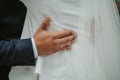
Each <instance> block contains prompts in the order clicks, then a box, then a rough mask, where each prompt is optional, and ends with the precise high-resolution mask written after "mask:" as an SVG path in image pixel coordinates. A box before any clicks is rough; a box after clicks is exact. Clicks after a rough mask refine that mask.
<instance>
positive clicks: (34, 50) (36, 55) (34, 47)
mask: <svg viewBox="0 0 120 80" xmlns="http://www.w3.org/2000/svg"><path fill="white" fill-rule="evenodd" d="M31 41H32V46H33V52H34V56H35V59H36V58H37V57H38V51H37V47H36V44H35V41H34V38H31Z"/></svg>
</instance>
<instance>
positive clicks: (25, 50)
mask: <svg viewBox="0 0 120 80" xmlns="http://www.w3.org/2000/svg"><path fill="white" fill-rule="evenodd" d="M25 15H26V7H25V6H24V5H23V3H21V2H20V1H19V0H0V80H8V75H9V71H10V69H11V66H15V65H34V64H35V59H34V53H33V48H32V43H31V40H30V39H24V40H19V39H20V36H21V33H22V29H23V24H24V19H25Z"/></svg>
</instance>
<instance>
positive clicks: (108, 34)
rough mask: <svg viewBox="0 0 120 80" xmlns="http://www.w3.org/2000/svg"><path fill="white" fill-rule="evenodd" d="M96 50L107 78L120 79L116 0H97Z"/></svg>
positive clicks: (119, 43)
mask: <svg viewBox="0 0 120 80" xmlns="http://www.w3.org/2000/svg"><path fill="white" fill-rule="evenodd" d="M95 4H96V9H95V48H96V49H95V50H96V54H97V57H98V59H99V61H100V63H101V66H102V68H103V70H104V73H105V75H106V78H107V80H119V79H120V22H119V15H118V10H117V7H116V3H115V1H114V0H95Z"/></svg>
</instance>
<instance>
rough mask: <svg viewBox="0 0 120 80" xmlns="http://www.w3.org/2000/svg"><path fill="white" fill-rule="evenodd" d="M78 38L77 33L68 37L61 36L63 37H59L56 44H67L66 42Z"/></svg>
mask: <svg viewBox="0 0 120 80" xmlns="http://www.w3.org/2000/svg"><path fill="white" fill-rule="evenodd" d="M75 39H76V36H75V35H72V36H68V37H65V38H61V39H57V40H56V42H55V43H56V44H65V43H68V42H72V43H73V41H74V40H75Z"/></svg>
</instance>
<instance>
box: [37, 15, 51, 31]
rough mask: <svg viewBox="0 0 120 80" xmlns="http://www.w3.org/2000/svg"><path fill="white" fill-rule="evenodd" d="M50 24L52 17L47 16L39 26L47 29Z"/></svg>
mask: <svg viewBox="0 0 120 80" xmlns="http://www.w3.org/2000/svg"><path fill="white" fill-rule="evenodd" d="M49 25H50V17H49V16H47V17H45V19H44V20H43V22H42V23H41V25H40V27H39V28H40V29H42V30H47V27H48V26H49Z"/></svg>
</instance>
